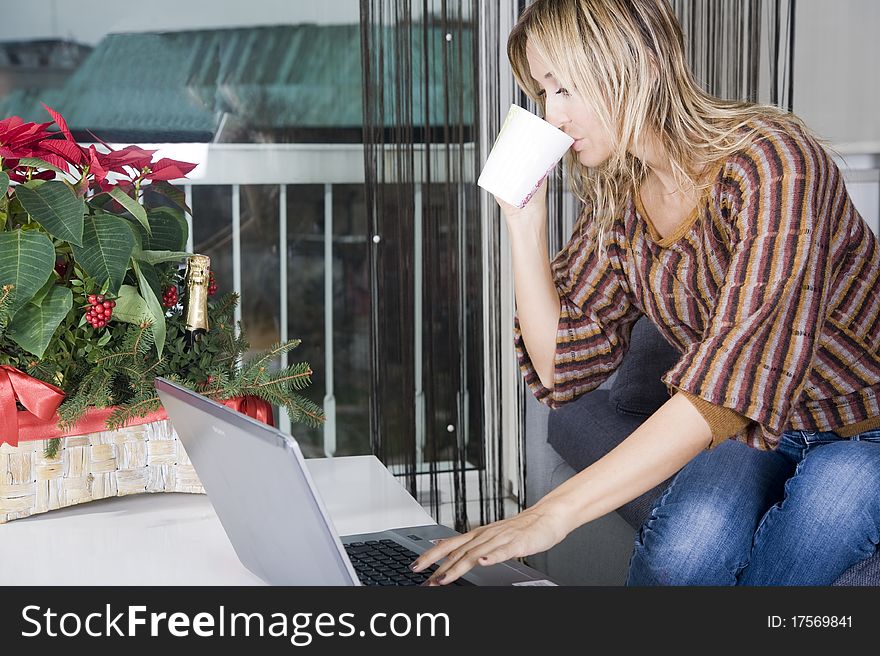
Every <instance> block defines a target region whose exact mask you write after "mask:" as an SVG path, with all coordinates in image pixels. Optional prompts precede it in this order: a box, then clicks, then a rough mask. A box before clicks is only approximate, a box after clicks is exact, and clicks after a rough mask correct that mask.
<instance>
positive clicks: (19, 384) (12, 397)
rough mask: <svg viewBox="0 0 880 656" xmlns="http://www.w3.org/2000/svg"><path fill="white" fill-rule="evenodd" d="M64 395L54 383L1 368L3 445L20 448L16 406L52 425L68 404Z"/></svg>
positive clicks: (1, 433)
mask: <svg viewBox="0 0 880 656" xmlns="http://www.w3.org/2000/svg"><path fill="white" fill-rule="evenodd" d="M64 396H65V395H64V392H63V391H62V390H61V389H60V388H58V387H55V385H52V384H50V383H44V382H43V381H42V380H37V379H36V378H34V377H33V376H28V375H27V374H26V373H24V372H23V371H19V370H18V369H16V368H15V367H12V366H10V365H8V364H2V365H0V444H3V443H4V442H8V443H9V444H11V445H12V446H18V416H19V412H18V409H17V408H16V406H15V402H16V401H18V402H19V403H21V404H22V405H23V406H24V408H25V410H27V412H29V413H30V414H32V415H33V416H34V417H36V418H37V419H41V420H43V421H49V420H51V419H52V418H53V417H54V416H55V411H56V410H58V406H59V405H61V402H62V401H63V400H64Z"/></svg>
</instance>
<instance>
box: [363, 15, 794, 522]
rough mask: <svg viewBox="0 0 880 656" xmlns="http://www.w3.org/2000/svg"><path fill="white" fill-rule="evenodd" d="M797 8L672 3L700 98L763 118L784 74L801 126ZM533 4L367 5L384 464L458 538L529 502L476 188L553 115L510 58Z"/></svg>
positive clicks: (555, 238)
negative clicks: (528, 127) (503, 144)
mask: <svg viewBox="0 0 880 656" xmlns="http://www.w3.org/2000/svg"><path fill="white" fill-rule="evenodd" d="M795 2H796V0H670V4H671V6H672V8H673V10H674V11H675V13H676V15H677V16H678V18H679V21H680V22H681V25H682V29H683V32H684V37H685V47H686V54H687V57H688V61H689V63H690V65H691V67H692V69H693V71H694V74H695V77H696V79H697V80H698V82H699V83H700V84H702V85H703V87H704V88H705V89H706V90H707V91H709V92H711V93H713V94H715V95H717V96H720V97H723V98H729V99H733V98H736V99H742V100H749V101H756V100H758V99H759V96H760V95H761V89H762V86H761V81H762V79H763V77H762V76H763V75H767V76H768V79H767V80H765V84H766V85H767V87H768V90H769V98H768V99H769V102H772V103H774V104H777V105H780V106H783V107H787V108H788V109H789V110H791V109H792V107H793V86H792V80H793V78H794V75H793V64H794V59H793V55H794V42H795V41H794V36H795V34H794V32H795V9H796V5H795ZM529 4H530V2H529V1H528V0H500V1H498V2H481V1H479V0H360V17H361V44H360V45H361V55H362V66H363V112H364V125H363V134H364V166H365V175H366V183H365V197H366V206H367V214H368V226H369V230H370V236H371V239H369V240H368V248H369V273H370V281H369V282H370V294H371V296H370V297H371V326H370V345H371V346H370V356H371V379H372V390H371V395H370V399H369V402H370V418H371V419H370V430H371V447H372V451H373V453H374V454H376V455H377V456H378V457H379V458H380V459H381V460H382V461H383V462H384V463H385V464H386V465H388V466H390V467H391V468H392V470H394V471H397V473H399V474H400V475H401V476H402V478H403V481H404V483H405V485H406V487H407V488H408V489H409V491H410V492H411V493H412V494H413V495H415V496H417V497H418V498H420V499H421V500H422V502H423V503H424V504H425V505H427V506H428V507H429V509H430V510H431V512H432V513H433V514H434V515H435V517H437V516H438V511H439V508H440V506H441V503H445V502H450V503H451V505H452V507H453V512H452V520H453V523H454V526H455V528H456V529H457V530H467V529H468V528H472V527H473V526H475V525H477V524H484V523H487V522H490V521H494V520H496V519H500V518H503V517H504V516H505V506H504V503H503V500H504V498H505V497H506V496H509V494H510V490H511V489H513V490H514V491H516V493H517V500H516V508H517V509H520V508H522V503H523V499H524V498H525V490H524V489H523V481H524V480H525V468H526V467H527V465H528V463H527V462H526V458H525V457H524V453H523V439H522V438H523V436H524V434H525V431H526V430H530V428H529V426H528V422H529V421H530V419H529V416H528V415H527V413H526V406H527V403H526V395H527V394H528V392H527V390H526V389H525V387H524V385H523V384H522V380H521V378H520V376H519V374H518V371H517V369H516V367H515V365H514V366H511V363H510V359H511V358H512V357H513V356H512V353H513V351H512V348H511V346H510V344H509V343H508V338H509V336H510V328H509V327H510V323H511V322H512V312H513V307H512V286H511V285H512V283H511V281H510V275H511V274H510V271H509V254H508V249H507V245H506V243H505V234H504V227H503V220H502V218H501V217H500V214H499V210H498V208H497V205H496V204H495V203H494V201H493V200H492V199H491V197H489V196H488V194H486V193H485V192H481V191H480V190H478V188H477V187H476V184H475V182H476V175H477V173H478V172H479V170H480V168H481V166H482V163H483V162H484V161H485V158H486V157H487V155H488V152H489V150H490V149H491V146H492V143H493V141H494V138H495V135H496V134H497V133H498V130H499V129H500V123H501V120H502V119H503V117H504V115H505V114H506V112H507V109H508V107H509V105H510V103H511V102H515V103H517V104H520V105H522V106H524V107H527V108H529V109H531V110H532V111H534V110H535V107H534V106H533V105H532V104H531V102H530V101H529V100H528V99H527V97H526V96H525V95H524V94H523V93H522V92H521V90H519V89H517V88H516V86H515V83H514V80H513V76H512V74H511V72H510V67H509V64H508V62H507V59H506V41H507V35H508V34H509V32H510V29H511V27H512V26H513V24H514V22H515V20H516V17H517V16H518V15H519V14H520V13H521V12H522V11H523V10H524V9H525V8H526V6H528V5H529ZM549 184H550V189H549V197H548V202H549V231H550V251H551V252H550V253H548V255H550V256H552V255H553V254H554V253H555V252H557V251H558V250H559V248H561V246H562V245H563V243H564V241H565V240H566V239H567V237H568V235H569V234H570V233H571V229H572V226H573V222H574V219H575V217H576V215H577V211H578V208H577V203H576V201H575V199H574V198H573V197H572V195H571V194H570V193H569V192H568V190H567V184H566V182H565V180H564V177H563V175H560V174H559V173H558V172H556V173H554V174H553V175H552V176H551V177H550V179H549ZM505 387H512V388H513V390H514V392H513V394H512V395H510V396H508V397H506V398H507V400H508V401H509V402H508V403H507V404H506V405H505V404H503V403H502V400H503V397H504V389H505ZM510 463H513V464H512V465H511V464H510ZM512 471H513V472H514V473H511V472H512ZM511 478H513V479H515V480H510V479H511ZM441 483H445V485H441ZM441 489H451V498H444V497H442V496H441V494H440V490H441ZM468 502H470V506H469V504H468ZM473 508H477V509H478V510H476V511H474V510H472V509H473Z"/></svg>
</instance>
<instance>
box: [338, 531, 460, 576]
mask: <svg viewBox="0 0 880 656" xmlns="http://www.w3.org/2000/svg"><path fill="white" fill-rule="evenodd" d="M343 546H344V547H345V551H346V552H347V553H348V557H349V558H350V559H351V564H352V565H354V570H355V572H357V575H358V578H359V579H360V580H361V583H363V584H364V585H421V584H422V583H424V582H425V581H427V580H428V577H429V576H431V574H432V573H433V572H434V571H435V570H436V569H437V565H436V564H434V565H431V566H430V567H428V568H427V569H424V570H422V571H421V572H413V571H412V570H411V569H410V568H409V566H410V565H411V564H412V562H413V561H414V560H415V559H416V558H418V557H419V554H417V553H416V552H415V551H412V550H410V549H407V548H406V547H404V546H403V545H402V544H398V543H397V542H395V541H394V540H367V541H366V542H351V543H349V544H345V545H343ZM449 585H473V583H470V582H469V581H465V580H464V579H462V578H458V579H456V580H455V581H453V582H452V583H450V584H449Z"/></svg>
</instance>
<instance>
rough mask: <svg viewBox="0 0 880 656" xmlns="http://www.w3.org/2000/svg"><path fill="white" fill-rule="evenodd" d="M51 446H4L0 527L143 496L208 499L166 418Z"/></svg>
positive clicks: (1, 449) (35, 443)
mask: <svg viewBox="0 0 880 656" xmlns="http://www.w3.org/2000/svg"><path fill="white" fill-rule="evenodd" d="M47 444H48V442H47V441H46V440H34V441H26V442H20V443H19V445H18V446H15V447H13V446H11V445H9V444H0V524H3V523H5V522H8V521H11V520H13V519H21V518H22V517H28V516H30V515H35V514H38V513H44V512H47V511H49V510H56V509H58V508H66V507H67V506H73V505H76V504H79V503H86V502H88V501H95V500H97V499H106V498H108V497H117V496H120V497H121V496H125V495H127V494H140V493H141V492H190V493H195V494H203V493H204V489H203V488H202V484H201V483H200V482H199V479H198V477H197V476H196V472H195V470H194V469H193V466H192V464H191V463H190V461H189V458H188V457H187V455H186V452H185V451H184V450H183V445H182V444H181V443H180V441H179V440H178V438H177V434H176V433H175V432H174V429H173V428H172V426H171V422H170V421H169V420H167V419H163V420H161V421H155V422H152V423H147V424H141V425H139V426H130V427H128V428H121V429H119V430H115V431H100V432H97V433H90V434H88V435H78V436H76V437H63V438H61V446H60V448H59V450H58V454H57V455H56V457H54V458H46V457H45V456H44V454H43V452H44V450H45V448H46V446H47Z"/></svg>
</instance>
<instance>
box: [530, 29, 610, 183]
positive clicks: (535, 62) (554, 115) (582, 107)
mask: <svg viewBox="0 0 880 656" xmlns="http://www.w3.org/2000/svg"><path fill="white" fill-rule="evenodd" d="M526 57H527V58H528V60H529V72H530V73H531V76H532V78H534V80H535V81H536V82H537V83H538V86H539V87H540V88H541V89H542V90H543V92H544V108H545V116H544V118H545V119H546V120H547V122H548V123H550V124H551V125H554V126H556V127H557V128H559V129H560V130H562V131H563V132H565V133H566V134H567V135H569V136H570V137H572V138H574V139H575V142H574V143H573V144H572V146H571V147H572V149H573V150H574V151H575V152H576V153H577V157H578V161H579V162H580V163H581V164H583V165H584V166H589V167H595V166H600V165H601V164H603V163H604V162H605V161H607V160H608V158H609V157H610V156H611V151H612V147H611V137H610V136H609V135H608V133H607V132H606V131H605V129H604V128H603V127H602V124H601V123H600V122H599V117H598V116H596V112H595V111H593V108H592V107H591V106H590V105H588V104H587V103H586V102H585V101H584V100H582V99H581V98H580V97H579V96H578V95H577V94H576V93H574V92H572V91H569V90H568V89H564V88H563V87H562V86H561V85H560V84H559V82H557V80H556V78H555V77H554V75H553V69H552V67H551V66H550V65H548V64H547V63H546V62H545V61H544V60H543V59H541V57H540V56H539V55H538V53H536V52H535V51H534V49H532V47H531V46H529V45H527V46H526Z"/></svg>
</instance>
